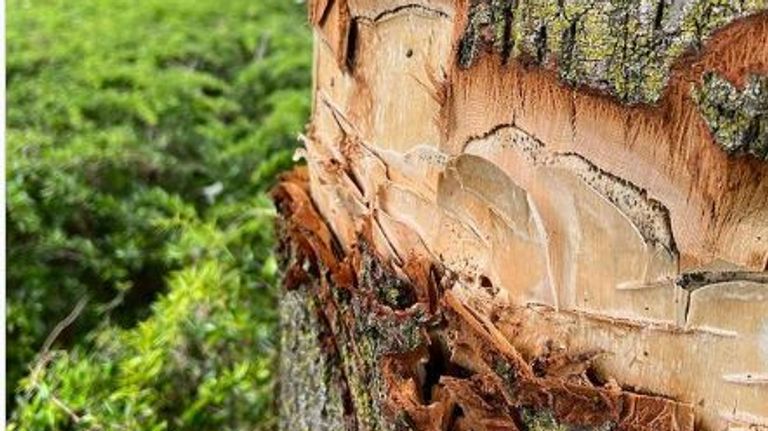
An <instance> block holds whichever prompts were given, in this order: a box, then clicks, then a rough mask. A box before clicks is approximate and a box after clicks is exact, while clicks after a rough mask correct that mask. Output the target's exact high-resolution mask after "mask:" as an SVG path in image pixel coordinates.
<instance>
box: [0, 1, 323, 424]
mask: <svg viewBox="0 0 768 431" xmlns="http://www.w3.org/2000/svg"><path fill="white" fill-rule="evenodd" d="M303 9H304V5H302V4H299V3H296V2H292V1H287V0H259V1H252V0H230V1H227V2H221V1H213V0H195V1H189V0H187V1H184V0H144V1H142V2H133V1H127V0H78V1H53V0H40V1H32V0H27V1H24V0H9V2H8V4H7V11H8V12H7V38H8V45H7V53H8V57H7V84H8V86H7V89H8V95H7V97H8V99H7V106H8V117H7V127H8V131H7V142H8V147H7V178H6V180H7V189H8V192H7V199H8V209H7V220H8V227H7V229H8V230H7V238H8V265H7V267H8V274H7V295H8V296H7V302H8V308H7V315H8V320H7V334H6V335H7V340H8V348H7V351H8V358H7V368H8V387H7V391H8V395H9V397H8V399H9V400H11V401H10V403H9V404H8V408H9V411H12V424H11V425H10V428H11V429H24V430H27V429H28V430H45V429H50V430H61V429H116V430H117V429H128V430H133V429H141V430H145V429H146V430H154V429H181V430H185V429H190V430H192V429H212V430H213V429H216V430H220V429H221V430H227V429H233V430H234V429H270V428H272V427H273V419H274V418H273V405H272V404H273V400H272V393H273V387H272V385H273V383H272V373H273V364H274V360H273V359H274V356H275V350H276V348H275V345H274V344H275V340H276V337H275V334H274V328H275V321H276V316H275V309H276V307H275V292H276V287H275V283H276V268H275V264H274V258H273V257H272V254H271V247H272V243H271V241H272V239H271V227H272V218H273V211H272V209H271V205H270V204H269V202H268V200H267V199H266V197H265V196H264V193H265V191H266V190H267V189H268V188H269V186H270V185H271V184H272V182H273V181H274V177H275V175H276V173H277V172H279V171H281V170H283V169H285V168H287V167H288V166H289V165H290V155H291V154H292V151H293V148H294V146H295V136H296V134H297V133H298V132H300V131H301V129H302V127H303V126H302V125H303V123H304V121H305V120H306V118H307V116H308V111H309V91H308V87H309V82H310V61H311V59H310V46H311V43H310V37H309V30H308V28H307V27H306V25H305V24H304V22H305V18H304V10H303ZM81 301H87V303H86V305H85V307H84V308H83V310H82V312H80V313H79V314H78V315H77V318H76V319H75V320H74V323H73V324H72V325H69V326H67V327H66V328H65V329H64V330H63V331H61V332H60V333H58V336H57V337H56V338H55V340H54V342H53V344H52V346H51V348H50V349H49V350H47V351H41V349H43V345H44V341H45V340H46V338H47V337H49V335H50V334H51V332H52V331H53V330H54V327H55V326H56V324H57V323H58V322H60V321H62V319H64V318H65V317H66V316H67V315H68V314H70V313H71V312H72V310H73V309H74V308H75V307H76V304H78V303H79V302H81Z"/></svg>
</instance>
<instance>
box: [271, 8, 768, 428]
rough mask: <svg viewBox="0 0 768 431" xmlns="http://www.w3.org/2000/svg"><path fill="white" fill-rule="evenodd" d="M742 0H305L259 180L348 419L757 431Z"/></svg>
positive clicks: (752, 153) (760, 391) (759, 12)
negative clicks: (284, 117) (304, 91)
mask: <svg viewBox="0 0 768 431" xmlns="http://www.w3.org/2000/svg"><path fill="white" fill-rule="evenodd" d="M767 8H768V5H766V4H765V3H764V2H760V1H752V2H740V3H739V4H738V5H736V4H735V3H723V4H719V3H717V2H715V1H704V0H701V1H682V2H669V1H666V0H658V1H643V2H641V1H638V2H609V1H604V0H601V1H591V2H568V1H566V2H554V1H553V2H549V1H541V2H519V3H518V2H513V1H504V0H492V1H491V0H487V1H486V0H482V1H481V0H472V1H470V0H467V1H449V0H411V1H406V0H386V1H371V0H348V1H343V0H329V1H320V0H316V1H313V2H310V20H311V22H312V23H313V25H315V28H316V40H317V43H316V49H315V84H314V109H313V116H312V120H311V123H310V127H309V130H308V133H307V136H306V137H305V138H304V143H305V149H304V150H303V151H302V153H301V154H302V155H303V157H304V158H305V159H306V161H307V164H308V170H307V172H306V173H305V174H302V175H306V178H305V179H302V178H299V177H296V176H294V177H291V178H289V179H286V180H285V181H284V183H283V184H282V185H281V186H280V187H279V188H278V191H277V192H276V193H277V195H276V196H277V201H278V203H279V204H280V205H283V208H282V214H283V215H284V217H286V221H285V223H286V226H288V227H287V229H288V230H287V231H286V232H288V233H286V235H287V236H286V237H285V238H287V239H286V240H285V241H286V242H285V243H286V244H287V245H286V247H287V249H290V250H293V251H292V252H291V253H288V255H289V258H288V259H287V260H286V262H285V265H284V267H285V268H286V269H288V270H289V272H288V273H287V275H286V286H288V287H289V288H291V289H293V290H296V291H305V292H310V294H309V296H308V297H312V298H318V299H316V305H315V306H316V307H318V310H322V311H318V312H316V313H315V314H317V315H320V316H324V317H323V318H322V319H321V323H322V322H326V321H327V323H322V325H327V331H326V332H327V334H326V335H325V336H324V337H326V338H327V339H330V340H335V341H334V344H335V346H336V347H335V349H336V353H334V354H333V355H337V360H336V361H337V362H336V363H338V364H340V367H341V368H340V369H341V374H339V375H340V376H343V377H338V378H337V379H336V380H342V381H344V382H346V383H345V384H346V385H347V389H344V390H343V391H341V393H344V394H346V395H344V396H345V397H346V398H345V402H344V406H345V407H344V408H345V409H346V410H345V417H346V420H347V422H346V424H347V426H348V428H349V429H390V427H395V428H397V426H396V424H397V423H400V425H402V426H406V425H407V426H410V427H411V428H414V429H512V430H514V429H522V430H525V429H570V428H553V427H556V426H563V427H565V426H566V425H567V426H571V427H574V426H590V427H593V429H626V430H634V429H637V430H641V429H642V430H645V429H648V430H664V429H670V430H672V429H674V430H691V429H694V427H695V428H696V429H701V430H718V431H719V430H739V429H768V383H766V382H768V273H767V272H766V270H768V161H767V160H766V159H767V158H768V105H766V103H768V102H767V101H768V87H767V86H766V82H768V81H767V79H768V13H766V12H764V10H765V9H767ZM297 205H298V207H296V208H294V207H295V206H297ZM297 208H300V210H299V209H297ZM297 214H303V215H297ZM301 226H305V227H304V228H303V229H302V228H301ZM296 250H305V251H306V250H311V253H309V252H306V253H305V251H302V253H305V254H307V255H306V256H304V257H303V258H305V259H309V260H307V262H306V263H301V262H300V260H297V258H296V256H295V253H296ZM292 253H293V254H292ZM291 256H292V257H291ZM374 263H375V268H374V267H373V266H371V265H374ZM302 265H303V266H302ZM304 266H308V267H311V268H314V269H313V270H311V271H308V270H307V269H306V268H304ZM376 268H378V269H376ZM382 268H385V269H386V270H385V269H382ZM371 271H373V273H376V274H379V275H378V276H381V277H383V278H381V279H376V278H375V277H374V278H373V279H371V278H370V277H372V275H371V274H368V273H369V272H371ZM382 271H383V272H382ZM294 272H295V273H297V274H299V275H300V277H299V275H296V274H294ZM382 274H384V275H382ZM296 277H299V279H300V280H302V281H301V282H298V281H296V280H297V278H296ZM329 277H330V278H329ZM366 277H367V278H366ZM340 279H343V281H340ZM366 280H367V281H366ZM371 280H372V281H373V282H376V283H379V282H380V283H383V284H384V285H391V284H392V283H394V285H396V286H399V287H397V288H395V289H394V290H392V291H388V292H383V293H382V292H378V293H376V292H377V290H376V289H378V287H376V283H373V282H372V281H371ZM326 284H327V285H326ZM340 286H341V288H342V289H343V290H344V291H345V292H347V291H348V293H350V294H351V298H353V299H352V303H354V301H355V300H354V298H356V297H357V296H356V295H358V294H361V295H363V297H365V298H367V299H365V300H362V301H363V302H362V303H361V304H363V305H360V306H357V308H355V306H351V305H349V304H348V305H347V306H348V307H350V308H349V309H347V310H344V309H343V308H344V306H342V305H343V304H340V303H339V301H340V300H339V298H335V297H333V295H332V294H330V293H327V292H326V293H322V291H323V289H326V290H328V289H329V290H330V291H333V290H334V289H339V288H340ZM302 289H303V290H302ZM371 290H373V293H371V292H369V291H371ZM385 290H386V289H385ZM358 291H360V292H363V293H360V292H358ZM318 292H319V293H318ZM365 292H368V293H365ZM304 295H305V297H307V296H306V295H307V294H306V293H305V294H304ZM371 295H373V297H374V298H373V299H372V297H371ZM382 295H383V296H382ZM388 295H389V296H388ZM393 295H394V296H393ZM388 297H389V298H390V300H392V301H394V303H393V304H395V305H393V304H388V303H386V300H384V299H381V298H388ZM376 298H378V299H376ZM382 301H384V302H385V303H384V304H383V305H382V304H381V302H382ZM402 301H404V302H402ZM401 302H402V303H401ZM334 304H335V305H334ZM397 304H400V305H403V304H407V307H404V308H397V307H398V306H400V305H397ZM328 307H330V308H331V310H329V309H328ZM382 307H383V308H382ZM310 308H311V307H310ZM417 310H419V311H417ZM379 312H381V313H383V314H382V316H383V317H381V316H379V314H377V313H379ZM388 313H389V314H388ZM390 314H391V316H390V317H386V316H388V315H390ZM371 316H378V317H371ZM380 317H381V318H382V319H385V320H383V321H385V322H389V323H387V324H385V327H380V324H381V322H379V320H378V319H379V318H380ZM323 319H325V320H323ZM361 319H363V321H364V322H365V323H360V321H361ZM386 319H390V320H386ZM392 319H394V320H392ZM344 322H346V323H344ZM354 322H358V323H354ZM377 322H378V323H377ZM317 325H320V323H318V324H316V325H315V326H317ZM355 325H358V326H360V325H362V327H363V328H369V329H370V328H371V327H374V328H376V329H375V331H374V333H375V334H378V335H379V336H381V334H382V331H384V333H386V331H391V332H392V333H391V334H390V335H391V337H394V339H388V341H387V343H394V345H391V344H387V347H386V348H384V350H386V351H385V352H382V351H378V350H376V348H373V347H371V346H368V347H360V346H349V345H350V344H357V343H361V342H362V341H361V340H367V341H366V343H372V342H373V343H374V344H375V340H374V341H372V340H373V339H374V338H375V337H374V336H372V335H371V333H370V332H367V333H366V332H365V331H363V332H362V333H360V334H356V333H354V331H355V330H358V329H360V328H357V329H355V328H356V326H355ZM377 325H379V326H377ZM387 325H388V326H387ZM316 330H317V329H316ZM350 331H351V332H350ZM399 331H400V332H399ZM402 331H404V332H402ZM408 331H411V332H408ZM414 331H415V332H414ZM318 333H319V332H318ZM397 333H410V334H411V335H413V334H417V333H418V334H419V335H418V336H416V335H413V337H415V338H409V339H405V340H397V337H396V334H397ZM344 334H346V335H344ZM366 334H367V335H366ZM315 338H317V337H315ZM406 338H408V337H406ZM457 340H458V341H457ZM326 344H327V343H326ZM297 345H298V344H297ZM345 349H350V350H349V351H347V352H346V353H345V352H344V350H345ZM361 349H362V351H361ZM371 349H373V350H371ZM435 349H438V351H440V353H436V350H435ZM443 356H445V357H443ZM339 358H340V359H339ZM355 358H357V359H355ZM361 361H362V362H361ZM435 361H437V362H435ZM430 364H432V365H430ZM499 364H503V367H506V368H505V369H508V370H512V371H513V374H514V378H513V379H511V380H513V382H510V381H505V379H504V377H503V376H500V375H502V374H504V373H502V372H500V371H499V369H496V368H498V367H500V366H502V365H499ZM430 367H433V368H436V369H438V370H441V371H440V372H437V371H434V370H433V371H429V370H430ZM494 367H496V368H494ZM451 370H453V371H451ZM329 373H330V371H329ZM360 373H363V374H360ZM424 373H427V374H428V375H429V376H427V377H425V376H424ZM430 373H437V374H438V375H437V376H434V375H431V374H430ZM331 374H332V373H331ZM373 376H377V377H375V379H374V380H375V381H374V380H371V378H373ZM430 376H431V377H430ZM507 380H509V379H507ZM359 385H362V386H363V387H364V388H359V387H356V386H359ZM425 385H426V386H425ZM509 385H513V388H512V389H510V387H509ZM342 386H343V385H342ZM425 387H426V388H427V389H425ZM584 391H586V392H584ZM366 392H370V393H368V394H366ZM366 397H367V398H366ZM597 399H599V400H602V401H600V402H601V403H604V404H599V405H598V404H590V403H592V402H593V401H590V400H597ZM361 400H362V401H361ZM361 403H363V404H365V405H366V406H369V407H368V408H370V409H373V410H366V412H362V411H361V409H362V408H363V407H362V405H361ZM393 406H394V407H393ZM457 406H459V407H460V409H459V413H457V410H456V407H457ZM631 406H635V409H634V410H632V408H631ZM628 409H629V410H628ZM399 412H405V413H403V414H404V415H405V416H402V415H401V413H399ZM296 413H299V412H296ZM361 415H362V416H365V417H366V418H367V419H361V417H362V416H361ZM401 416H402V417H401ZM366 421H367V422H366ZM545 423H549V425H546V424H545ZM556 424H560V425H556ZM537 426H541V427H542V428H536V427H537ZM546 426H550V428H546ZM600 427H604V428H600ZM574 429H576V428H574Z"/></svg>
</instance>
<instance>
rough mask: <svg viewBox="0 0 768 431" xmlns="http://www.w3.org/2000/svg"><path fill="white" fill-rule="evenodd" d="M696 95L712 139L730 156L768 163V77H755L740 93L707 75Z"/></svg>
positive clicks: (751, 77) (711, 74) (696, 90)
mask: <svg viewBox="0 0 768 431" xmlns="http://www.w3.org/2000/svg"><path fill="white" fill-rule="evenodd" d="M692 94H693V97H694V99H695V100H696V103H697V105H698V107H699V112H700V113H701V116H702V117H703V118H704V120H705V121H706V123H707V126H708V127H709V130H710V131H711V132H712V137H713V138H714V140H715V142H717V144H718V145H720V146H721V147H722V148H723V149H724V150H725V151H726V152H727V153H728V154H732V155H744V154H748V155H752V156H754V157H757V158H758V159H763V160H768V76H758V75H752V76H750V77H749V78H748V79H747V82H746V84H745V85H744V88H743V89H741V90H739V89H738V88H736V87H735V86H734V85H733V84H731V83H730V82H728V81H727V80H726V79H724V78H723V77H721V76H719V75H717V74H715V73H707V74H705V75H704V77H703V84H702V85H701V86H700V87H694V88H693V89H692Z"/></svg>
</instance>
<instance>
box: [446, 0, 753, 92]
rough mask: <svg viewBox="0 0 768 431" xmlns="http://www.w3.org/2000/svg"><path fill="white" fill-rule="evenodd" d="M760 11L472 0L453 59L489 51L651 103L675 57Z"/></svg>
mask: <svg viewBox="0 0 768 431" xmlns="http://www.w3.org/2000/svg"><path fill="white" fill-rule="evenodd" d="M765 9H768V0H747V1H740V2H734V1H730V0H682V1H673V0H590V1H583V0H538V1H530V2H520V1H518V0H474V1H473V2H472V4H471V5H470V10H469V12H468V13H469V19H468V24H467V27H466V31H465V33H464V36H463V38H462V40H461V41H460V45H459V54H458V55H459V58H458V62H459V65H460V66H461V67H465V68H466V67H470V66H471V65H472V63H473V62H474V61H475V59H476V58H477V56H478V55H479V54H480V53H481V52H483V51H488V50H492V51H495V52H497V53H500V54H502V58H504V59H505V60H506V58H507V57H517V58H521V59H524V60H526V61H531V62H534V63H536V64H538V65H541V66H544V67H552V68H556V69H557V71H558V73H559V76H560V78H561V79H562V80H564V81H565V82H567V83H569V84H571V85H574V86H579V85H583V86H588V87H591V88H595V89H598V90H601V91H603V92H606V93H608V94H611V95H613V96H615V97H617V98H618V99H620V100H621V101H623V102H625V103H654V102H656V101H657V100H658V99H659V98H660V96H661V94H662V92H663V90H664V87H665V86H666V84H667V80H668V77H669V70H670V68H671V66H672V63H673V62H674V61H675V59H677V58H678V57H679V56H680V55H681V54H683V52H685V51H686V50H688V49H700V48H701V46H702V43H703V42H704V41H705V40H706V38H707V37H709V36H710V35H711V34H712V33H713V32H714V31H715V30H717V29H718V28H721V27H722V26H724V25H726V24H728V23H729V22H731V21H733V20H735V19H737V18H741V17H744V16H747V15H750V14H753V13H756V12H759V11H761V10H765ZM504 28H506V29H508V30H507V31H499V30H498V29H504ZM499 38H502V39H501V40H499Z"/></svg>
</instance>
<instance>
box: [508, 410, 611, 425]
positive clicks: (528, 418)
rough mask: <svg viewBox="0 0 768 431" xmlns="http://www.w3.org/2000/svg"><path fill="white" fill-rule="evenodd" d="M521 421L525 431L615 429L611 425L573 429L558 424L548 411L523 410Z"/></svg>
mask: <svg viewBox="0 0 768 431" xmlns="http://www.w3.org/2000/svg"><path fill="white" fill-rule="evenodd" d="M521 419H522V420H523V423H524V424H525V426H526V431H611V430H613V429H614V428H615V426H614V424H612V423H605V424H603V425H600V426H597V427H575V426H569V425H564V424H561V423H559V422H558V421H557V420H556V419H555V417H554V416H553V414H552V412H551V411H549V410H534V409H529V408H523V409H522V411H521Z"/></svg>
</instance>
